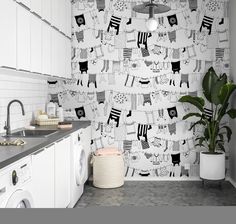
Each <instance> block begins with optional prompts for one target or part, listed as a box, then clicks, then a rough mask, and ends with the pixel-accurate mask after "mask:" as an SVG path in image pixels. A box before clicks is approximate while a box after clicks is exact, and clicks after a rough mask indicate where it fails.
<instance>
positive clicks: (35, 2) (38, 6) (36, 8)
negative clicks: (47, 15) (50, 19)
mask: <svg viewBox="0 0 236 224" xmlns="http://www.w3.org/2000/svg"><path fill="white" fill-rule="evenodd" d="M30 10H31V11H32V12H34V13H36V14H37V15H39V16H42V0H31V1H30Z"/></svg>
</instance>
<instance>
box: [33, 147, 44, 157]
mask: <svg viewBox="0 0 236 224" xmlns="http://www.w3.org/2000/svg"><path fill="white" fill-rule="evenodd" d="M44 150H45V149H40V150H38V151H37V152H35V153H33V154H32V155H33V156H36V155H38V154H40V153H41V152H43V151H44Z"/></svg>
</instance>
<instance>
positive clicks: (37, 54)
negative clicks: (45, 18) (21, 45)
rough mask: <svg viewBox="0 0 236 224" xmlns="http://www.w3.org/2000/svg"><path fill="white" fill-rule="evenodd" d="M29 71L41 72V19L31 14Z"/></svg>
mask: <svg viewBox="0 0 236 224" xmlns="http://www.w3.org/2000/svg"><path fill="white" fill-rule="evenodd" d="M30 32H31V41H30V45H31V46H30V52H31V69H30V71H31V72H36V73H42V20H41V19H40V18H38V17H37V16H35V15H31V27H30Z"/></svg>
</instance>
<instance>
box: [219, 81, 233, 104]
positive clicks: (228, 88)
mask: <svg viewBox="0 0 236 224" xmlns="http://www.w3.org/2000/svg"><path fill="white" fill-rule="evenodd" d="M235 90H236V85H235V84H234V83H232V82H229V83H226V84H225V85H224V86H223V87H222V88H221V90H220V94H219V99H220V103H221V104H225V103H226V102H228V100H229V98H230V96H231V95H232V93H233V92H234V91H235Z"/></svg>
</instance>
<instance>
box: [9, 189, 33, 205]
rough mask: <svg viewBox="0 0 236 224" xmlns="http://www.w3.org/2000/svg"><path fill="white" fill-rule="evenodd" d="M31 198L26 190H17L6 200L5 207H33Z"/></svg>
mask: <svg viewBox="0 0 236 224" xmlns="http://www.w3.org/2000/svg"><path fill="white" fill-rule="evenodd" d="M33 206H34V205H33V198H32V196H31V194H30V193H29V192H28V191H24V190H17V191H15V192H14V193H13V194H12V195H11V197H10V198H9V200H8V201H7V204H6V208H33Z"/></svg>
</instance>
